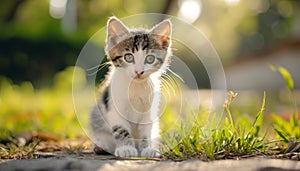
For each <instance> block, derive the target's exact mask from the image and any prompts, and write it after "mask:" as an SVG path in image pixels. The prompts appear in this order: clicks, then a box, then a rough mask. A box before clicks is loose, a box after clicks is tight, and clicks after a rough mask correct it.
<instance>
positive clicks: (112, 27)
mask: <svg viewBox="0 0 300 171" xmlns="http://www.w3.org/2000/svg"><path fill="white" fill-rule="evenodd" d="M124 34H129V31H128V29H127V27H126V26H125V25H124V24H123V23H122V22H121V21H120V20H119V19H118V18H117V17H110V18H109V20H108V22H107V40H108V41H110V40H111V39H114V40H116V39H117V38H118V37H119V36H122V35H124Z"/></svg>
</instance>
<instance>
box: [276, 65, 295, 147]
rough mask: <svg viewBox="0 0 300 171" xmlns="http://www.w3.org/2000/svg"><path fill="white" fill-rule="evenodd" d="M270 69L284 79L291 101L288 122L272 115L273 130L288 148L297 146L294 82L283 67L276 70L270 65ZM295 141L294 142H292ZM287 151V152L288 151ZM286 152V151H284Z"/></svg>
mask: <svg viewBox="0 0 300 171" xmlns="http://www.w3.org/2000/svg"><path fill="white" fill-rule="evenodd" d="M270 68H271V69H272V70H273V71H274V72H276V71H278V72H279V73H280V75H281V76H282V77H283V78H284V80H285V84H286V87H287V89H288V91H289V93H290V95H291V98H292V99H293V103H294V104H293V112H292V115H291V117H290V119H289V120H288V121H286V120H284V119H283V118H281V117H279V116H277V115H276V114H275V113H273V114H272V117H273V121H274V130H275V132H276V133H277V135H278V136H279V137H280V138H281V139H282V141H283V142H284V143H288V145H289V148H290V147H291V146H292V145H293V144H297V143H298V144H299V141H300V119H299V118H298V117H297V115H298V109H297V103H296V100H295V94H294V81H293V78H292V76H291V74H290V73H289V71H288V70H287V69H285V68H283V67H278V68H276V67H275V66H273V65H270ZM295 139H296V142H294V141H295ZM296 148H299V147H298V146H297V145H296V146H295V147H294V149H292V150H297V149H296ZM288 151H289V150H288ZM286 152H287V151H286Z"/></svg>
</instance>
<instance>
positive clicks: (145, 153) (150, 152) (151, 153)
mask: <svg viewBox="0 0 300 171" xmlns="http://www.w3.org/2000/svg"><path fill="white" fill-rule="evenodd" d="M141 157H158V153H157V152H156V150H155V149H153V148H151V147H146V148H144V149H143V150H142V152H141Z"/></svg>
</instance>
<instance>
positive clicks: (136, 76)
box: [133, 75, 146, 81]
mask: <svg viewBox="0 0 300 171" xmlns="http://www.w3.org/2000/svg"><path fill="white" fill-rule="evenodd" d="M145 78H146V77H144V76H142V75H135V76H134V77H133V79H134V80H136V81H142V80H144V79H145Z"/></svg>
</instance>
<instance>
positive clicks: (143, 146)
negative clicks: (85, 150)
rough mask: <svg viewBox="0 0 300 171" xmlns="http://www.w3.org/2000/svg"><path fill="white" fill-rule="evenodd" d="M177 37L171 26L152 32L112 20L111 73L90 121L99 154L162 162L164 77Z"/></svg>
mask: <svg viewBox="0 0 300 171" xmlns="http://www.w3.org/2000/svg"><path fill="white" fill-rule="evenodd" d="M171 32H172V26H171V22H170V21H169V20H164V21H162V22H161V23H159V24H157V25H156V26H154V27H153V28H152V29H150V30H147V29H129V28H127V27H126V26H125V25H124V24H123V23H122V22H121V21H120V20H119V19H117V18H116V17H111V18H110V19H109V20H108V22H107V36H106V47H105V51H106V54H107V56H108V59H109V61H111V63H112V66H111V72H110V74H109V75H108V77H107V79H106V81H105V85H104V86H103V87H102V88H103V90H104V91H102V93H101V95H100V98H99V101H98V103H97V106H95V107H94V109H93V111H92V112H91V116H90V125H91V129H92V135H93V138H94V143H95V144H94V147H93V149H94V151H95V152H96V153H98V154H101V153H103V152H108V153H111V154H115V155H116V156H120V157H132V156H142V157H154V156H157V150H158V143H157V140H158V139H159V137H160V136H159V125H158V112H159V96H160V76H161V74H162V73H164V72H165V71H166V69H167V66H168V63H169V58H170V55H171V48H170V46H171Z"/></svg>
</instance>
